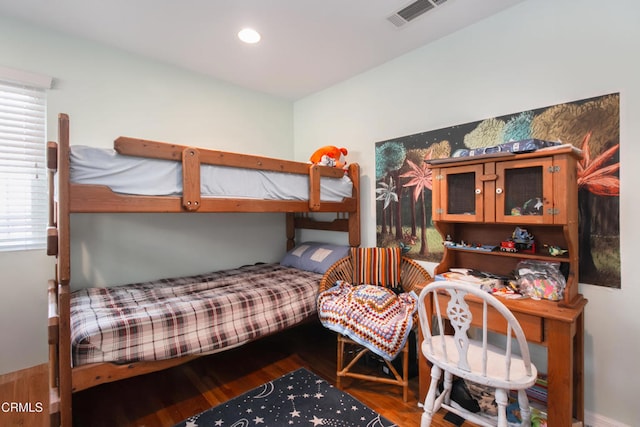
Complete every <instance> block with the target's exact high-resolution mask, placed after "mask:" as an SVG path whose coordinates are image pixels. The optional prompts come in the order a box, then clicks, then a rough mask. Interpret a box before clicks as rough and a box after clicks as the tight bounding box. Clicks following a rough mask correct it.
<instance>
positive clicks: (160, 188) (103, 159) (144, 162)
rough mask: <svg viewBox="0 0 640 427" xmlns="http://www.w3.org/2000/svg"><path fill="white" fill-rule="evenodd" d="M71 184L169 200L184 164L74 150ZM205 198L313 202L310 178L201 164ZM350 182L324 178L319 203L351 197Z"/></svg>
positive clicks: (75, 147)
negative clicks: (165, 197) (99, 186)
mask: <svg viewBox="0 0 640 427" xmlns="http://www.w3.org/2000/svg"><path fill="white" fill-rule="evenodd" d="M70 174H71V182H74V183H78V184H96V185H106V186H108V187H109V188H111V190H113V191H114V192H116V193H123V194H137V195H147V196H170V195H179V194H181V193H182V164H181V163H180V162H176V161H172V160H159V159H149V158H144V157H135V156H123V155H121V154H118V153H117V152H116V151H115V150H113V149H104V148H95V147H87V146H83V145H73V146H71V170H70ZM200 183H201V184H200V191H201V196H202V197H226V198H251V199H267V200H308V199H309V177H308V176H305V175H298V174H289V173H282V172H269V171H260V170H255V169H240V168H233V167H225V166H213V165H202V166H201V170H200ZM352 186H353V184H352V182H351V180H350V179H349V178H348V177H347V176H344V177H343V178H322V179H321V181H320V199H321V200H323V201H341V200H342V199H343V198H345V197H351V194H352V193H351V190H352Z"/></svg>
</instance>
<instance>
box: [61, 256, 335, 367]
mask: <svg viewBox="0 0 640 427" xmlns="http://www.w3.org/2000/svg"><path fill="white" fill-rule="evenodd" d="M321 278H322V275H321V274H318V273H313V272H309V271H304V270H299V269H296V268H291V267H284V266H281V265H280V264H256V265H251V266H244V267H240V268H237V269H232V270H225V271H218V272H213V273H208V274H203V275H197V276H190V277H182V278H173V279H163V280H157V281H152V282H145V283H137V284H131V285H124V286H117V287H109V288H87V289H81V290H77V291H74V292H73V293H72V294H71V344H72V357H73V366H80V365H84V364H89V363H96V362H115V363H131V362H138V361H152V360H162V359H170V358H175V357H180V356H187V355H191V354H204V353H215V352H217V351H222V350H224V349H228V348H233V347H237V346H239V345H242V344H244V343H246V342H249V341H252V340H255V339H257V338H260V337H262V336H266V335H269V334H272V333H275V332H278V331H280V330H283V329H286V328H289V327H291V326H294V325H296V324H298V323H300V322H302V321H304V320H306V319H307V318H309V317H311V316H313V315H315V313H316V297H317V293H318V286H319V282H320V279H321Z"/></svg>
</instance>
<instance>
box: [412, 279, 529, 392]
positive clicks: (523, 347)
mask: <svg viewBox="0 0 640 427" xmlns="http://www.w3.org/2000/svg"><path fill="white" fill-rule="evenodd" d="M429 308H430V311H431V313H432V315H433V316H432V317H431V318H428V316H427V309H429ZM418 313H419V317H420V326H421V330H422V334H423V337H424V341H425V343H426V345H427V346H428V348H429V353H430V354H431V355H432V356H434V355H437V356H438V357H440V358H442V359H443V362H445V363H447V364H452V363H454V364H456V365H457V369H458V370H459V372H462V373H464V372H472V371H473V370H474V369H473V368H472V365H477V363H473V364H472V363H470V361H469V358H468V357H469V356H468V350H469V346H470V343H473V344H474V346H475V347H476V348H477V347H479V346H481V347H482V356H481V357H482V363H481V364H480V367H479V368H478V369H479V371H478V372H472V373H473V374H475V375H478V376H483V377H486V376H487V371H488V369H489V370H491V371H493V372H496V371H497V372H499V373H500V375H502V376H504V377H503V378H501V380H504V381H509V380H510V375H511V372H512V369H511V361H512V348H511V346H512V340H511V339H507V340H506V343H505V348H504V352H503V353H502V357H499V360H500V361H499V362H498V363H504V365H503V366H488V365H489V359H491V364H494V365H495V363H496V354H495V349H493V350H489V349H488V335H489V332H490V331H491V330H492V329H493V330H495V328H490V327H489V319H491V322H492V326H495V325H502V326H504V329H502V328H501V330H500V331H499V332H500V333H503V334H505V335H506V336H507V337H512V336H513V337H515V339H516V341H517V343H518V345H519V349H520V357H521V358H522V361H523V363H524V368H525V371H526V375H527V376H531V375H532V369H531V366H532V365H531V359H530V355H529V346H528V344H527V340H526V338H525V335H524V332H523V330H522V327H521V326H520V323H519V322H518V320H517V319H516V318H515V316H514V315H513V313H512V312H511V311H510V310H509V309H508V308H507V307H506V306H505V305H504V304H503V303H502V302H501V301H500V300H498V298H496V297H495V296H493V295H491V294H489V293H488V292H486V291H483V290H481V289H480V288H479V287H477V286H474V285H470V284H466V283H462V282H453V281H435V282H432V283H431V284H430V285H428V286H427V287H425V288H424V289H423V290H422V292H421V293H420V298H419V300H418ZM496 313H497V314H496ZM474 315H475V317H474ZM447 320H448V321H449V324H450V328H448V327H447V326H448V325H447V323H446V321H447ZM474 327H475V328H477V333H481V334H482V337H480V338H475V339H470V338H469V330H470V329H471V328H474ZM451 330H452V331H453V340H445V339H442V335H451ZM447 342H448V343H449V346H447V344H446V343H447ZM452 342H453V343H454V345H451V343H452ZM488 352H492V354H491V357H489V354H488ZM473 357H476V358H477V357H479V355H478V354H477V353H476V354H474V356H473ZM474 362H477V360H474ZM496 368H498V369H496Z"/></svg>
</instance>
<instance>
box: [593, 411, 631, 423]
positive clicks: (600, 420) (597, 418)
mask: <svg viewBox="0 0 640 427" xmlns="http://www.w3.org/2000/svg"><path fill="white" fill-rule="evenodd" d="M584 427H631V426H628V425H626V424H622V423H621V422H619V421H616V420H612V419H610V418H607V417H605V416H603V415H600V414H596V413H595V412H589V411H584Z"/></svg>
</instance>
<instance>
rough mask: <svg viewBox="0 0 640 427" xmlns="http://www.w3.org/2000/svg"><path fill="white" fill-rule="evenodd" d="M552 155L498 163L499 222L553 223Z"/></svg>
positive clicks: (497, 196)
mask: <svg viewBox="0 0 640 427" xmlns="http://www.w3.org/2000/svg"><path fill="white" fill-rule="evenodd" d="M552 166H553V161H552V158H551V157H543V158H537V159H529V160H517V161H506V162H498V163H496V174H497V176H498V178H497V181H496V188H495V193H496V194H495V201H496V222H505V223H512V224H553V222H554V200H553V167H552Z"/></svg>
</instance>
